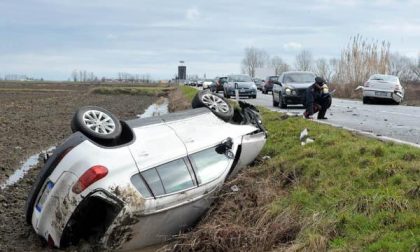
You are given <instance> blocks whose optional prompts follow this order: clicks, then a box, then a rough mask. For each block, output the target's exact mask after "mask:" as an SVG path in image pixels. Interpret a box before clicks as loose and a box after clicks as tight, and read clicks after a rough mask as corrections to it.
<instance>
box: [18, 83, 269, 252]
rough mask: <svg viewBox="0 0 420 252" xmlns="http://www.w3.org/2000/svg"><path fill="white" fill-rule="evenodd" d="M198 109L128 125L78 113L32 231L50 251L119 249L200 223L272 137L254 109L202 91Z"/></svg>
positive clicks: (48, 176) (53, 163)
mask: <svg viewBox="0 0 420 252" xmlns="http://www.w3.org/2000/svg"><path fill="white" fill-rule="evenodd" d="M193 108H195V109H191V110H187V111H183V112H179V113H172V114H167V115H164V116H160V117H151V118H145V119H135V120H130V121H119V120H117V119H116V117H115V116H113V115H112V114H111V113H110V112H108V111H106V110H104V109H102V108H99V107H82V108H80V109H79V110H78V111H77V112H76V114H75V116H74V118H73V121H72V129H73V132H74V133H73V134H72V135H71V136H70V137H69V138H68V139H67V140H66V141H65V142H64V143H63V144H62V145H60V146H58V147H57V148H56V149H55V150H54V153H53V155H52V156H51V157H49V158H48V159H47V160H46V163H45V165H44V167H43V168H42V170H41V171H40V174H39V176H38V178H37V181H36V183H35V184H34V185H33V188H32V191H31V192H30V193H29V197H28V200H27V204H26V219H27V222H28V223H30V224H31V225H32V226H33V228H34V230H35V232H36V233H37V234H39V235H40V236H41V237H43V238H44V239H45V240H47V241H48V243H49V244H50V245H51V246H55V247H66V246H69V245H74V244H77V243H78V242H79V241H81V240H85V241H88V242H91V243H93V244H96V246H98V247H99V248H106V249H111V250H114V249H122V250H128V249H133V248H141V247H146V246H149V245H152V244H156V243H159V242H162V241H166V240H168V239H171V237H172V236H173V235H174V234H178V233H179V232H180V231H182V230H185V229H186V228H188V227H190V226H191V225H193V224H194V223H196V222H197V221H198V220H199V218H200V216H202V214H203V213H204V212H205V211H206V210H207V209H208V208H209V205H210V204H211V202H212V196H213V195H214V192H216V191H217V189H218V188H220V187H221V185H222V184H223V182H224V181H225V179H226V178H227V177H228V176H230V175H232V174H235V173H236V172H237V171H238V169H239V168H241V167H243V166H245V165H247V164H249V163H251V162H252V161H253V160H254V159H255V158H256V156H257V155H258V154H259V152H260V151H261V149H262V147H263V146H264V143H265V141H266V132H265V130H264V128H263V126H262V125H261V121H260V118H259V115H258V111H257V109H256V108H255V107H253V106H252V105H250V104H247V103H243V102H241V103H240V108H238V109H235V110H234V109H233V107H232V106H231V105H230V104H229V103H228V102H227V101H226V100H225V99H224V98H223V97H221V96H218V95H217V94H213V93H210V92H205V91H202V92H199V93H198V94H197V95H196V97H195V98H194V100H193Z"/></svg>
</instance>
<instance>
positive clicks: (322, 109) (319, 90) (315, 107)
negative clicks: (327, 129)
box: [303, 77, 331, 120]
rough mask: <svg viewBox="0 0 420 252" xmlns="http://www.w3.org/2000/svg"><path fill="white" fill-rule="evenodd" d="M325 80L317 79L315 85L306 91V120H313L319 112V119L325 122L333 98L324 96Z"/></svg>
mask: <svg viewBox="0 0 420 252" xmlns="http://www.w3.org/2000/svg"><path fill="white" fill-rule="evenodd" d="M325 83H326V82H325V80H324V79H323V78H321V77H316V78H315V83H314V84H312V85H311V86H309V87H308V89H306V95H305V112H304V113H303V115H304V116H305V118H306V119H313V115H314V114H315V113H316V112H318V111H319V113H318V119H320V120H324V119H327V118H326V117H325V113H326V112H327V109H328V108H329V107H330V106H331V96H324V95H323V86H324V84H325Z"/></svg>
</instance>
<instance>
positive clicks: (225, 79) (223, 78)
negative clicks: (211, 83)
mask: <svg viewBox="0 0 420 252" xmlns="http://www.w3.org/2000/svg"><path fill="white" fill-rule="evenodd" d="M219 80H220V81H227V77H220V79H219Z"/></svg>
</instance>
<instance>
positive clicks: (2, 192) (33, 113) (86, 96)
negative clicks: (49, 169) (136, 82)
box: [0, 83, 157, 251]
mask: <svg viewBox="0 0 420 252" xmlns="http://www.w3.org/2000/svg"><path fill="white" fill-rule="evenodd" d="M91 88H92V86H89V85H69V84H36V85H35V84H16V83H12V84H5V83H1V84H0V184H3V183H4V182H5V180H6V179H7V178H8V177H9V176H10V175H11V174H13V172H14V171H15V170H17V169H18V168H19V167H20V165H21V162H23V161H25V160H26V159H27V158H28V157H29V156H31V155H34V154H36V153H39V152H41V151H42V150H45V149H46V148H48V147H50V146H56V145H57V144H59V143H60V142H61V141H63V140H64V139H66V138H67V137H68V136H69V135H70V134H71V129H70V120H71V118H72V116H73V114H74V112H75V111H76V109H77V108H78V107H80V106H85V105H95V106H101V107H104V108H106V109H108V110H109V111H111V112H113V113H114V114H115V115H117V116H118V117H119V118H120V119H129V118H134V117H135V115H137V114H141V113H143V111H144V110H145V109H146V108H147V107H148V106H149V105H150V104H152V103H153V102H154V101H156V100H157V97H153V96H134V95H97V94H91V93H90V92H89V90H90V89H91ZM42 163H43V162H40V163H39V164H38V165H37V166H36V167H34V168H32V169H31V170H30V171H29V172H28V173H27V174H26V175H25V176H24V178H23V179H21V180H20V181H19V182H18V183H16V184H14V185H11V186H8V187H6V188H5V189H0V220H1V221H0V251H46V250H48V249H47V247H46V246H45V244H43V243H42V242H41V240H40V239H39V238H38V237H37V236H36V234H35V232H34V231H33V230H32V227H31V226H30V225H28V224H27V223H26V222H25V214H24V205H25V201H26V198H27V195H28V192H29V190H30V188H31V186H32V184H33V183H34V181H35V178H36V176H37V174H38V171H39V169H40V168H41V166H42ZM68 250H70V251H71V250H74V251H80V250H81V248H70V249H68Z"/></svg>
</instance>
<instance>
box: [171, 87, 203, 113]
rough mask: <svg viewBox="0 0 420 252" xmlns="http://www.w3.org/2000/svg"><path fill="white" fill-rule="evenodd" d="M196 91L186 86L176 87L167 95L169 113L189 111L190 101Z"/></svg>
mask: <svg viewBox="0 0 420 252" xmlns="http://www.w3.org/2000/svg"><path fill="white" fill-rule="evenodd" d="M197 92H198V89H195V88H192V87H188V86H177V87H176V88H175V90H173V91H171V92H170V93H169V95H168V99H169V107H168V109H169V111H170V112H175V111H180V110H186V109H191V101H192V99H193V98H194V96H195V94H196V93H197Z"/></svg>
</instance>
